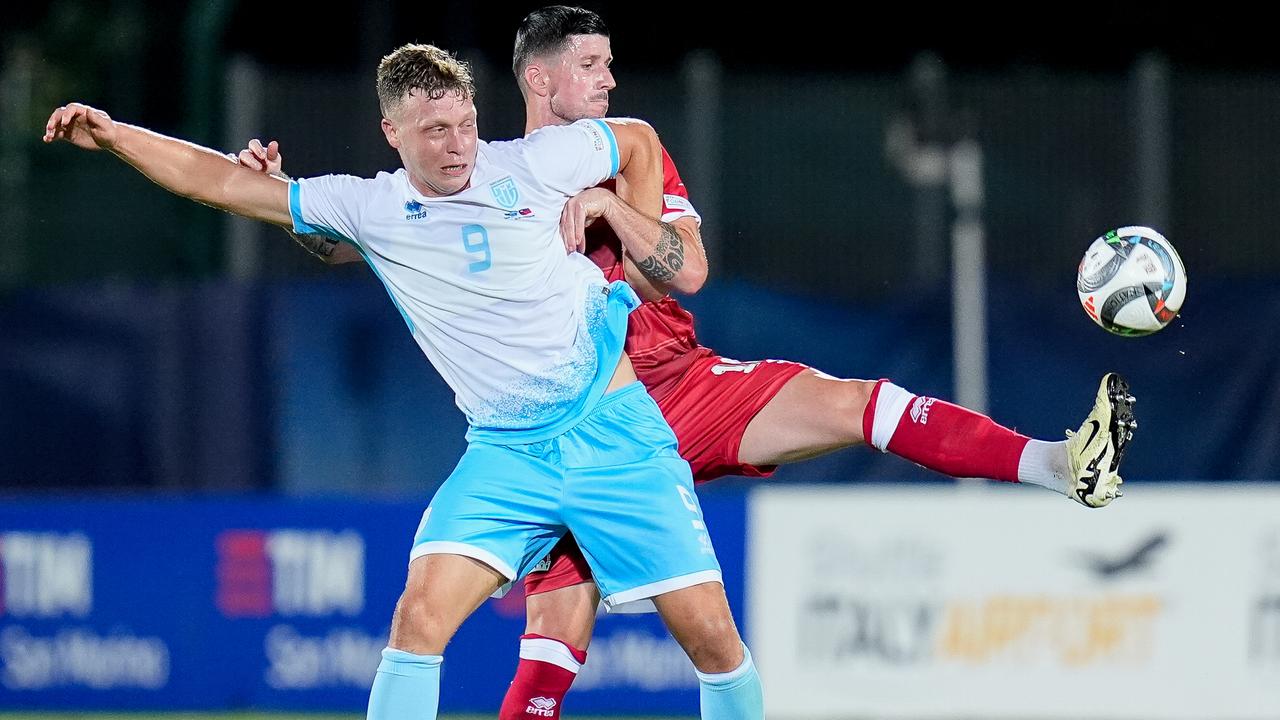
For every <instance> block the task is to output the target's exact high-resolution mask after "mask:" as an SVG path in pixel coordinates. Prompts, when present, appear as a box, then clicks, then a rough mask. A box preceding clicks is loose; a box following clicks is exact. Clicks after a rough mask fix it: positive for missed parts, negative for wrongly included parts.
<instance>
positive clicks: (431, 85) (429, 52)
mask: <svg viewBox="0 0 1280 720" xmlns="http://www.w3.org/2000/svg"><path fill="white" fill-rule="evenodd" d="M414 90H418V91H421V92H422V93H423V94H424V95H425V96H426V98H427V99H428V100H436V99H439V98H442V97H444V96H445V95H447V94H449V93H451V92H456V93H460V94H461V95H462V97H464V98H471V97H475V94H476V86H475V83H474V82H473V81H472V79H471V68H470V66H468V65H467V64H466V63H464V62H462V61H461V60H458V59H457V58H455V57H454V56H453V55H451V54H450V53H449V52H448V51H447V50H441V49H440V48H438V47H436V46H435V45H415V44H409V45H401V46H400V47H398V48H396V49H395V50H394V51H392V53H391V54H390V55H388V56H386V57H384V58H382V62H380V63H378V106H379V107H380V108H382V115H383V117H389V116H390V114H391V112H392V111H393V110H394V109H395V107H396V106H397V105H399V104H400V102H401V101H402V100H404V98H405V96H406V95H408V94H410V93H412V92H413V91H414Z"/></svg>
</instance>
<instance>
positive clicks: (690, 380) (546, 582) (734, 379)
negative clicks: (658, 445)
mask: <svg viewBox="0 0 1280 720" xmlns="http://www.w3.org/2000/svg"><path fill="white" fill-rule="evenodd" d="M808 369H809V368H808V366H806V365H801V364H800V363H795V362H789V361H786V360H759V361H754V362H739V361H737V360H730V359H728V358H724V357H718V356H710V357H705V358H702V359H701V360H697V361H695V362H694V363H693V364H692V365H690V366H689V369H688V370H687V371H686V372H685V374H684V376H683V377H682V378H680V381H679V382H678V383H676V386H675V387H674V388H672V390H671V392H670V393H668V394H667V396H666V397H664V398H662V399H661V400H659V401H658V408H659V409H660V410H662V416H663V417H664V418H666V420H667V422H668V423H669V424H670V425H671V429H672V430H674V431H675V434H676V440H677V441H679V443H680V456H681V457H683V458H684V459H685V460H688V461H689V465H690V467H692V468H693V481H694V482H695V483H703V482H707V481H708V480H714V479H716V478H719V477H724V476H726V475H745V476H747V477H768V476H769V475H772V474H773V472H774V470H776V469H777V467H776V466H773V465H767V466H759V467H758V466H754V465H745V464H743V463H741V462H739V461H738V448H739V447H740V446H741V445H742V435H743V434H744V433H745V432H746V431H747V425H748V424H749V423H750V422H751V420H752V418H754V417H755V416H756V414H757V413H759V412H760V410H761V409H763V408H764V406H765V405H768V404H769V401H771V400H773V398H774V396H775V395H777V394H778V391H779V390H781V389H782V386H783V385H786V384H787V382H788V381H790V380H791V378H793V377H795V376H796V375H799V374H800V373H802V372H804V371H805V370H808ZM589 580H591V568H589V567H588V566H587V561H586V559H585V558H583V557H582V551H580V550H579V549H578V545H577V543H576V542H574V540H573V538H572V537H570V536H566V537H565V538H564V540H562V541H560V543H559V544H558V545H556V546H555V548H554V549H552V551H551V554H550V555H548V556H547V559H546V560H543V561H542V562H541V563H539V564H538V566H537V567H535V568H534V569H533V571H532V572H530V573H529V574H528V575H527V576H526V577H525V580H524V591H525V595H537V594H538V593H544V592H550V591H552V590H558V589H560V588H564V587H569V586H571V585H578V584H580V583H584V582H588V581H589Z"/></svg>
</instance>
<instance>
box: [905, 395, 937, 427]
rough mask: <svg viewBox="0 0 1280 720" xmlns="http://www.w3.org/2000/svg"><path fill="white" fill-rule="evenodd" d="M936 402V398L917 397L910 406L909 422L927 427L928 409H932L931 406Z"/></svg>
mask: <svg viewBox="0 0 1280 720" xmlns="http://www.w3.org/2000/svg"><path fill="white" fill-rule="evenodd" d="M937 401H938V399H937V398H931V397H925V396H923V395H919V396H917V397H916V400H915V402H913V403H912V404H911V422H914V423H919V424H920V425H928V424H929V408H931V407H933V404H934V403H935V402H937Z"/></svg>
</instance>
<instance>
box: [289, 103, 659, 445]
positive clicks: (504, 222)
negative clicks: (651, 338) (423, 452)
mask: <svg viewBox="0 0 1280 720" xmlns="http://www.w3.org/2000/svg"><path fill="white" fill-rule="evenodd" d="M617 171H618V146H617V141H616V139H615V138H614V135H613V131H612V130H610V129H609V126H608V125H607V124H605V123H603V122H601V121H599V120H581V121H578V122H576V123H574V124H572V125H566V126H550V127H545V128H542V129H540V130H538V131H536V132H534V133H532V134H530V135H529V136H528V137H527V138H521V139H519V140H513V141H510V142H494V143H486V142H483V141H480V142H479V147H478V150H477V153H476V161H475V167H474V168H473V171H472V175H471V181H470V184H469V185H468V186H467V188H466V189H464V190H462V191H460V192H458V193H455V194H453V195H449V196H447V197H427V196H424V195H422V194H421V193H419V192H418V191H417V190H416V189H414V187H413V185H412V184H410V182H409V179H408V174H407V173H406V172H405V170H403V169H401V170H398V171H396V172H394V173H378V176H377V177H376V178H373V179H367V178H358V177H353V176H349V175H326V176H323V177H318V178H309V179H302V180H298V181H297V182H295V183H293V185H292V186H291V188H290V193H289V205H290V211H291V212H292V214H293V225H294V230H295V231H296V232H299V233H322V234H325V235H329V236H332V237H336V238H339V239H342V240H347V241H349V242H351V243H352V244H354V245H355V246H356V248H358V249H359V250H360V252H361V254H363V255H364V258H365V260H366V261H367V262H368V263H369V265H370V266H371V267H372V268H373V270H374V272H375V273H376V274H377V275H378V277H379V278H380V279H381V280H382V283H383V285H385V286H386V288H387V292H388V293H389V294H390V295H391V299H392V300H393V301H394V302H395V304H396V307H398V308H399V309H400V313H401V314H402V315H403V316H404V319H405V322H406V323H407V324H408V325H409V329H410V331H411V332H412V333H413V336H414V339H415V340H417V342H418V346H419V347H420V348H422V351H423V353H425V354H426V356H427V358H428V359H429V360H430V361H431V364H432V365H434V366H435V368H436V370H437V371H439V373H440V375H441V376H442V377H443V378H444V380H445V382H447V383H448V384H449V387H451V388H452V389H453V391H454V393H455V395H456V401H457V404H458V407H459V408H461V409H462V411H463V412H464V413H465V414H466V416H467V421H468V422H469V423H470V424H471V426H472V429H473V432H474V431H476V430H481V431H483V430H490V429H492V430H498V431H504V430H516V431H519V430H538V429H545V428H548V427H550V426H552V425H563V423H564V421H565V419H566V417H567V416H573V415H575V414H580V412H581V411H582V410H584V408H583V407H582V405H583V404H584V402H585V398H586V397H587V396H588V395H590V394H592V390H593V389H596V388H593V383H594V384H595V385H600V387H599V388H598V389H596V390H597V394H596V396H597V397H598V392H603V382H601V381H600V377H601V376H602V375H603V376H604V382H607V380H608V377H609V375H611V374H612V371H613V364H615V363H616V362H617V360H618V356H617V354H614V355H613V357H602V356H601V355H602V354H604V353H612V352H613V350H612V348H613V346H617V347H618V348H620V347H621V339H620V338H608V339H607V340H608V341H607V342H606V337H605V336H607V335H611V334H616V333H617V329H616V328H614V329H612V330H611V329H609V327H607V326H608V325H609V323H607V322H606V317H607V314H608V313H607V305H608V304H609V297H610V293H609V290H608V287H609V286H608V285H607V284H606V281H605V278H604V275H603V274H602V273H601V271H600V269H599V268H598V267H596V266H595V264H593V263H592V262H591V261H590V260H588V259H587V258H586V257H584V256H583V255H581V254H579V253H573V254H566V252H565V249H564V242H563V240H562V239H561V236H560V213H561V210H562V209H563V208H564V205H565V202H566V201H567V200H568V199H569V198H570V197H571V196H573V195H575V194H577V193H578V192H580V191H582V190H584V189H586V188H590V187H594V186H595V185H597V184H599V183H601V182H603V181H604V180H606V179H608V178H610V177H613V176H614V175H615V174H616V173H617ZM615 294H618V295H622V294H623V293H615ZM626 295H631V294H630V293H629V292H628V293H626ZM631 297H634V296H633V295H631ZM618 299H619V300H622V301H623V302H626V299H625V298H618ZM628 309H629V308H628ZM623 317H624V318H625V313H624V314H623ZM623 332H625V325H624V330H623ZM602 343H603V344H602ZM619 352H620V350H619ZM605 364H607V367H603V368H602V365H605ZM515 434H516V435H519V433H515ZM521 441H532V440H528V439H527V438H526V439H522V440H521Z"/></svg>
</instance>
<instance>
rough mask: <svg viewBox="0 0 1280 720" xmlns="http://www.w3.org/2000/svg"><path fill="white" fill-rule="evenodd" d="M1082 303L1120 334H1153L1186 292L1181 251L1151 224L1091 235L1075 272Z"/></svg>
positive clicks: (1173, 314)
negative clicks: (1091, 242)
mask: <svg viewBox="0 0 1280 720" xmlns="http://www.w3.org/2000/svg"><path fill="white" fill-rule="evenodd" d="M1076 291H1077V292H1078V293H1079V295H1080V304H1081V305H1083V306H1084V311H1085V312H1086V313H1088V314H1089V317H1091V318H1093V321H1094V322H1095V323H1097V324H1098V325H1100V326H1101V327H1102V328H1103V329H1105V330H1107V331H1108V332H1112V333H1115V334H1116V335H1127V336H1136V335H1150V334H1151V333H1153V332H1155V331H1157V330H1159V329H1161V328H1163V327H1164V326H1165V325H1168V324H1169V321H1170V320H1172V319H1174V318H1175V317H1177V315H1178V311H1179V310H1181V309H1182V300H1183V298H1185V297H1186V295H1187V272H1186V270H1184V269H1183V267H1182V259H1181V258H1179V257H1178V251H1177V250H1174V249H1173V245H1170V244H1169V241H1168V240H1166V239H1165V238H1164V236H1163V235H1161V234H1160V233H1158V232H1156V231H1155V230H1152V229H1151V228H1149V227H1140V226H1134V227H1122V228H1120V229H1119V230H1112V231H1110V232H1108V233H1107V234H1106V235H1103V236H1102V237H1100V238H1098V239H1097V240H1094V241H1093V244H1092V245H1090V246H1089V249H1088V250H1087V251H1085V254H1084V259H1082V260H1081V261H1080V269H1079V271H1078V272H1077V273H1076Z"/></svg>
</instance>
